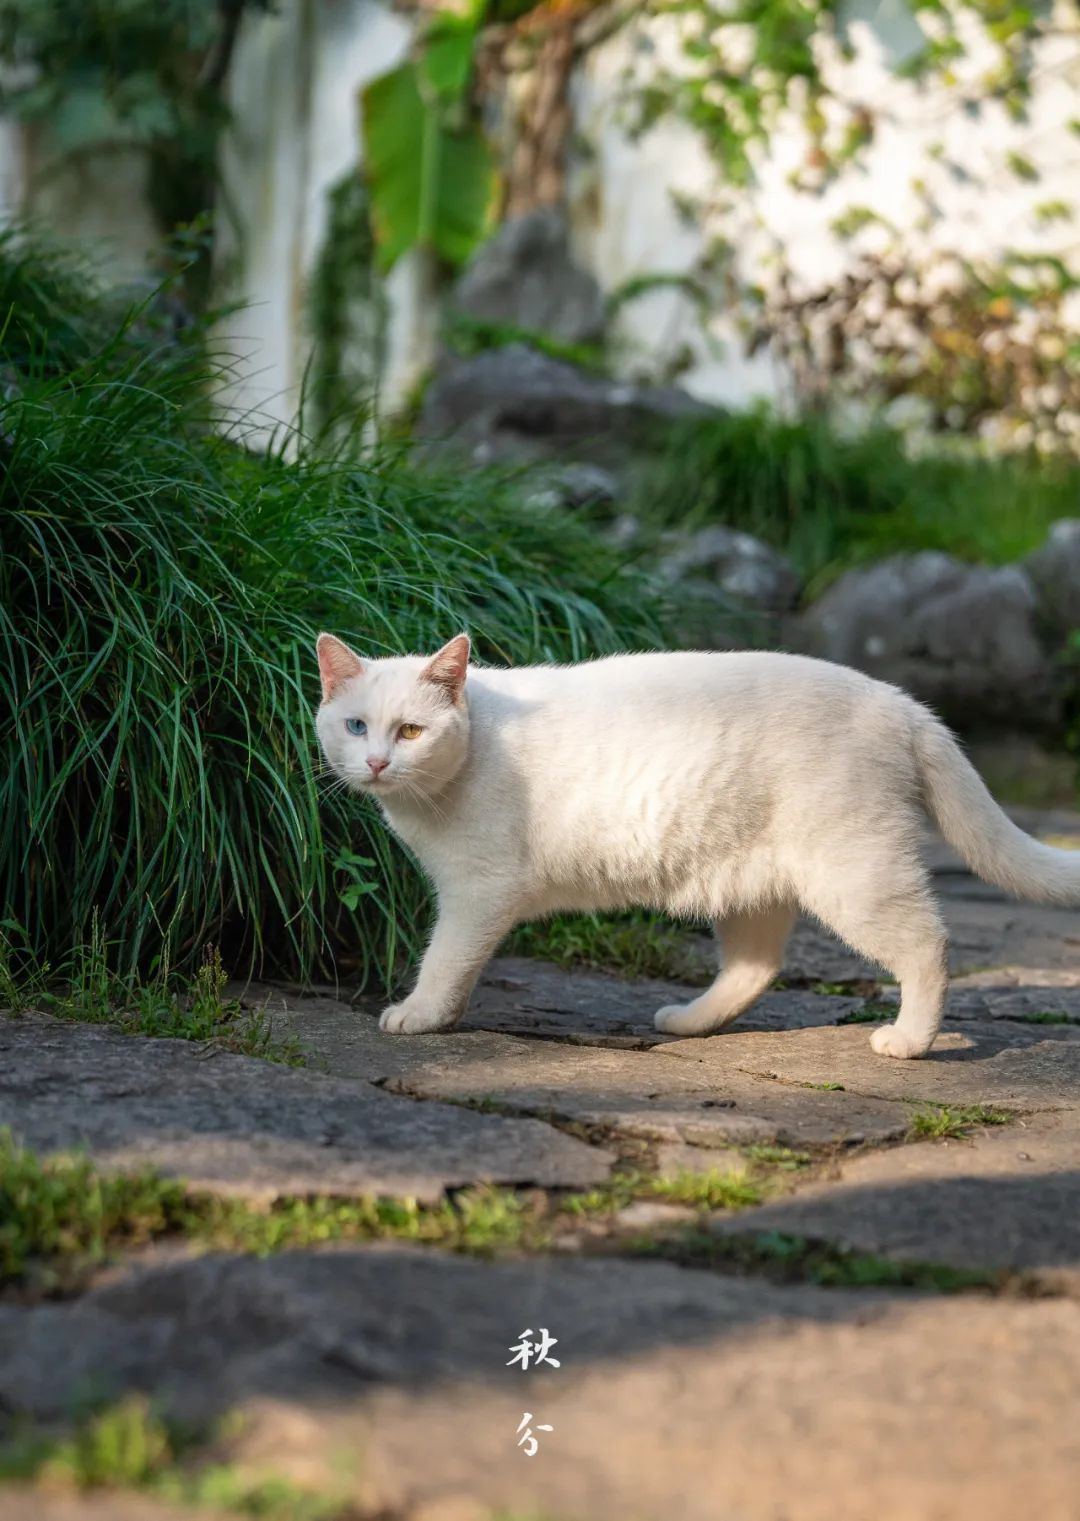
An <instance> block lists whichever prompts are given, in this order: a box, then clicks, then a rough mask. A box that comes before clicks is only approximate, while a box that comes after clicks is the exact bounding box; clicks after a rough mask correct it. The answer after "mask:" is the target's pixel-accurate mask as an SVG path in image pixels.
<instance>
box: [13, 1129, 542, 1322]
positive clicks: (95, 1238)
mask: <svg viewBox="0 0 1080 1521" xmlns="http://www.w3.org/2000/svg"><path fill="white" fill-rule="evenodd" d="M544 1214H545V1210H544V1209H543V1208H538V1207H536V1205H533V1206H532V1207H530V1202H529V1200H528V1199H527V1198H525V1197H524V1196H522V1195H518V1194H515V1193H513V1192H512V1191H510V1190H508V1189H497V1188H487V1187H482V1186H477V1187H475V1188H468V1189H462V1190H460V1191H459V1192H458V1193H456V1194H455V1195H454V1197H453V1198H452V1199H446V1200H444V1201H442V1202H441V1203H439V1204H434V1205H427V1204H420V1203H418V1202H417V1201H416V1200H414V1199H370V1198H359V1199H340V1198H334V1197H315V1198H308V1199H298V1198H287V1199H279V1200H277V1201H275V1202H274V1203H273V1204H271V1205H270V1206H269V1207H267V1208H265V1209H259V1208H255V1207H254V1206H252V1205H250V1204H247V1203H245V1202H244V1201H242V1200H238V1199H228V1198H221V1197H218V1196H217V1195H213V1194H204V1193H198V1192H189V1191H188V1190H187V1188H186V1187H185V1186H184V1184H183V1183H181V1182H178V1181H175V1180H173V1179H169V1178H162V1177H160V1176H159V1175H158V1174H157V1173H155V1172H152V1171H149V1170H148V1171H147V1172H145V1173H141V1174H136V1175H118V1176H109V1175H106V1174H100V1173H98V1171H97V1170H96V1169H95V1168H94V1166H93V1165H92V1163H90V1162H89V1161H88V1160H87V1159H86V1158H85V1157H80V1156H66V1155H58V1156H55V1157H44V1158H42V1157H38V1156H37V1155H36V1154H35V1153H34V1152H32V1151H29V1150H27V1149H25V1148H24V1147H21V1146H19V1145H17V1144H16V1143H15V1142H14V1141H13V1140H12V1138H11V1136H10V1134H8V1133H4V1132H0V1287H4V1286H10V1285H13V1284H20V1283H28V1284H29V1285H30V1286H32V1287H34V1288H36V1289H38V1290H39V1291H42V1292H45V1293H51V1292H64V1291H66V1290H69V1289H71V1288H72V1287H75V1286H77V1284H78V1283H79V1281H80V1280H81V1279H82V1278H83V1277H85V1275H86V1273H87V1272H88V1271H89V1270H91V1269H92V1268H94V1267H97V1266H99V1265H100V1264H102V1263H103V1262H105V1261H107V1260H108V1259H110V1258H112V1257H115V1256H116V1255H118V1254H119V1253H120V1252H122V1251H125V1250H130V1249H132V1248H137V1247H141V1246H147V1245H149V1244H150V1243H151V1242H154V1241H161V1240H167V1239H174V1240H176V1239H179V1240H185V1241H188V1242H190V1243H192V1244H193V1245H195V1246H201V1247H205V1248H207V1249H214V1250H219V1251H231V1252H246V1253H251V1254H253V1255H256V1256H266V1255H268V1254H270V1253H272V1252H277V1251H285V1250H289V1249H299V1248H303V1247H310V1246H319V1245H323V1244H324V1243H327V1242H333V1241H358V1242H360V1241H403V1242H410V1243H417V1244H428V1245H433V1246H440V1247H444V1248H446V1249H448V1250H450V1251H457V1252H464V1253H467V1254H469V1255H473V1256H493V1255H495V1254H496V1253H497V1252H499V1251H505V1250H510V1249H514V1248H520V1247H529V1248H531V1249H534V1250H535V1249H540V1248H542V1247H543V1246H544V1245H545V1244H546V1243H547V1240H548V1228H547V1225H546V1223H545V1220H544Z"/></svg>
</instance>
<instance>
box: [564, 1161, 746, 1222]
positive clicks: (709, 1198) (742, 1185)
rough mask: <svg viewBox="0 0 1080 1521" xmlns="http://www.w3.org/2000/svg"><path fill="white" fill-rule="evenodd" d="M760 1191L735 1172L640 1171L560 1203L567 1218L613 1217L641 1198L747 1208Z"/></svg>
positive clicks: (695, 1205)
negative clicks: (662, 1173) (665, 1175)
mask: <svg viewBox="0 0 1080 1521" xmlns="http://www.w3.org/2000/svg"><path fill="white" fill-rule="evenodd" d="M763 1198H764V1191H763V1189H762V1187H761V1185H760V1184H758V1183H755V1182H752V1181H751V1180H750V1179H748V1178H746V1177H743V1176H742V1175H740V1174H739V1173H731V1172H727V1173H725V1172H721V1171H719V1170H717V1171H715V1172H701V1173H699V1172H679V1173H675V1174H674V1175H673V1176H671V1177H669V1178H657V1177H651V1176H649V1175H648V1174H646V1173H641V1172H626V1173H621V1174H616V1175H615V1176H614V1177H613V1178H611V1179H610V1180H609V1181H608V1182H607V1183H605V1184H603V1185H601V1186H600V1187H599V1188H591V1189H589V1190H588V1191H587V1192H585V1193H578V1194H570V1195H569V1196H568V1197H567V1198H565V1199H564V1200H563V1201H562V1205H561V1208H562V1210H563V1212H564V1213H566V1214H567V1215H571V1216H593V1217H595V1216H602V1215H614V1214H617V1213H618V1211H619V1210H620V1209H625V1208H626V1207H627V1206H628V1205H630V1204H634V1203H636V1202H638V1201H639V1200H642V1199H651V1200H655V1201H656V1202H658V1203H665V1204H685V1205H688V1206H690V1207H691V1208H693V1209H698V1210H703V1211H704V1210H710V1211H711V1210H718V1209H725V1210H731V1209H749V1208H751V1207H752V1206H753V1205H755V1204H760V1203H761V1202H762V1200H763Z"/></svg>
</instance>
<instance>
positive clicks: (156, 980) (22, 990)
mask: <svg viewBox="0 0 1080 1521" xmlns="http://www.w3.org/2000/svg"><path fill="white" fill-rule="evenodd" d="M108 951H109V948H108V946H107V945H106V943H105V939H104V936H103V935H102V933H101V930H100V927H99V924H98V921H97V918H96V916H95V917H94V918H93V920H92V922H91V927H90V937H89V939H88V940H87V941H85V942H82V943H80V944H77V945H76V946H75V947H74V949H73V951H72V953H71V956H70V957H69V959H68V961H67V962H66V964H65V965H64V966H63V967H62V968H60V969H58V971H57V972H55V973H54V972H53V971H52V969H51V968H50V967H48V966H47V965H42V964H41V963H40V962H38V961H37V959H36V958H35V957H34V956H33V955H32V954H29V953H27V954H22V955H20V954H19V952H18V950H17V949H16V947H15V945H14V944H13V938H12V936H11V935H8V936H5V935H4V934H3V933H0V1013H6V1014H20V1013H24V1012H27V1011H29V1010H39V1011H41V1012H44V1013H46V1014H54V1015H56V1017H57V1018H59V1019H74V1020H81V1021H83V1022H85V1023H88V1024H106V1025H112V1026H114V1027H115V1028H116V1029H119V1030H121V1031H123V1033H124V1034H125V1035H157V1036H167V1037H170V1038H172V1039H174V1040H195V1041H212V1042H213V1044H214V1045H215V1046H217V1047H218V1048H219V1049H221V1050H224V1051H232V1052H236V1053H238V1054H240V1055H243V1056H260V1057H262V1058H263V1059H264V1060H268V1061H276V1062H284V1063H285V1064H287V1065H288V1066H292V1067H300V1066H303V1065H304V1057H303V1052H302V1050H301V1046H300V1042H299V1041H298V1040H297V1039H296V1038H295V1037H291V1038H289V1039H287V1040H281V1039H280V1038H278V1037H277V1036H275V1034H274V1029H273V1022H272V1021H271V1020H270V1018H269V1017H268V1016H267V1015H266V1014H264V1013H262V1012H261V1011H259V1010H252V1009H246V1008H244V1007H243V1005H242V1004H241V1003H240V1002H239V1001H238V1000H237V999H234V998H226V997H225V988H226V985H227V983H228V977H227V976H226V973H225V969H224V967H223V966H222V964H221V956H220V954H219V952H218V951H217V950H216V948H214V947H210V948H208V950H207V952H206V954H205V957H204V959H203V962H202V964H201V966H199V968H198V969H197V971H196V972H195V973H194V975H193V976H183V975H179V974H173V973H170V971H169V969H168V967H167V966H165V965H161V966H159V967H158V969H157V970H156V971H155V972H154V973H153V974H151V975H147V976H144V977H139V976H137V975H136V974H134V973H127V974H124V973H120V972H117V971H115V970H114V969H113V968H112V966H111V964H110V959H109V954H108Z"/></svg>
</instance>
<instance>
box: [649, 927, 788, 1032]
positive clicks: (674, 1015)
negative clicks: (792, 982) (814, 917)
mask: <svg viewBox="0 0 1080 1521" xmlns="http://www.w3.org/2000/svg"><path fill="white" fill-rule="evenodd" d="M795 914H796V910H795V908H794V906H793V905H791V904H788V903H775V904H770V906H769V907H768V908H756V909H744V910H742V911H741V912H739V913H733V914H729V915H728V916H727V917H726V918H724V919H720V920H718V921H717V925H716V933H717V937H718V939H719V940H720V944H721V946H722V947H723V953H724V965H723V970H722V971H721V973H720V975H719V977H718V978H717V979H716V981H715V982H714V983H713V984H712V986H711V987H708V988H706V989H705V991H704V993H702V994H700V996H699V997H697V998H695V999H694V1000H693V1002H692V1003H688V1004H671V1005H669V1006H668V1007H666V1008H663V1009H659V1010H657V1013H656V1016H655V1018H654V1021H653V1023H654V1024H655V1025H656V1028H657V1029H658V1030H663V1031H664V1033H665V1034H666V1035H706V1034H708V1033H709V1031H711V1030H722V1029H723V1028H724V1026H725V1025H729V1024H730V1023H731V1021H732V1020H733V1019H737V1018H738V1016H739V1015H740V1014H741V1013H742V1012H743V1010H744V1009H748V1008H749V1007H750V1005H751V1004H752V1003H754V1002H755V1000H756V999H758V998H760V997H761V994H762V993H764V992H765V990H766V988H768V986H769V984H770V983H771V982H772V981H773V979H774V977H776V975H777V974H778V972H779V971H780V968H781V966H782V965H783V960H784V946H785V945H786V944H787V938H788V935H789V934H790V933H791V927H792V925H793V924H794V923H795Z"/></svg>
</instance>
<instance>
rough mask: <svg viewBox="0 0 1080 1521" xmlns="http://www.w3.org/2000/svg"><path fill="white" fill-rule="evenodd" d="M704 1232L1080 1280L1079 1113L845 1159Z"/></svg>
mask: <svg viewBox="0 0 1080 1521" xmlns="http://www.w3.org/2000/svg"><path fill="white" fill-rule="evenodd" d="M713 1229H715V1230H717V1231H719V1232H728V1231H732V1230H734V1231H784V1232H787V1233H789V1234H791V1235H796V1236H807V1237H811V1238H814V1239H821V1240H825V1241H829V1242H832V1243H835V1244H837V1245H839V1246H844V1247H852V1248H855V1249H856V1250H858V1251H864V1252H873V1253H877V1254H880V1255H883V1256H890V1257H896V1258H898V1259H906V1260H910V1261H916V1262H944V1263H951V1264H953V1265H955V1266H958V1267H980V1268H1013V1269H1024V1270H1039V1271H1040V1272H1041V1273H1043V1274H1045V1275H1046V1276H1047V1277H1048V1278H1049V1279H1050V1280H1052V1281H1060V1282H1070V1283H1072V1284H1074V1285H1075V1286H1076V1287H1077V1288H1080V1111H1078V1110H1075V1109H1072V1110H1062V1111H1058V1112H1056V1113H1051V1114H1035V1115H1030V1116H1027V1117H1025V1118H1022V1119H1019V1120H1017V1121H1016V1122H1014V1123H1013V1124H1011V1125H1006V1126H1001V1127H1000V1128H999V1127H986V1128H983V1129H981V1130H977V1131H975V1132H974V1133H973V1134H972V1135H971V1136H970V1137H969V1138H967V1139H953V1140H948V1141H924V1142H920V1143H918V1144H912V1145H909V1146H901V1147H896V1148H893V1149H891V1150H889V1151H881V1152H875V1153H865V1154H863V1155H862V1156H857V1157H851V1158H848V1159H846V1160H843V1161H842V1162H841V1163H840V1164H839V1166H838V1168H837V1171H836V1175H835V1176H834V1177H830V1178H828V1179H826V1180H823V1181H821V1182H815V1183H811V1184H809V1185H807V1186H805V1187H803V1188H802V1189H800V1190H799V1192H798V1194H797V1195H795V1196H793V1197H790V1198H788V1199H785V1200H782V1201H780V1202H777V1203H773V1204H767V1205H764V1206H762V1207H761V1208H758V1209H753V1210H747V1211H744V1212H743V1213H741V1214H740V1215H739V1217H738V1219H737V1220H734V1219H733V1220H726V1219H722V1218H720V1217H717V1219H716V1221H715V1223H714V1225H713Z"/></svg>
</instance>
